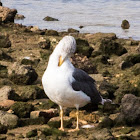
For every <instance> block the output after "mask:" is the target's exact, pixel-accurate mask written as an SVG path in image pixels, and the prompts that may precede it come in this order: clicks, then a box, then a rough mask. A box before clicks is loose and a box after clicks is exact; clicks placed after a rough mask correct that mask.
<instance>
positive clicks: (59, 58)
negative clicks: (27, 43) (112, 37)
mask: <svg viewBox="0 0 140 140" xmlns="http://www.w3.org/2000/svg"><path fill="white" fill-rule="evenodd" d="M75 50H76V41H75V39H74V37H72V36H65V37H63V39H62V40H61V41H60V42H59V43H58V45H57V46H56V48H55V49H54V51H53V53H52V54H51V56H50V58H49V62H48V66H47V69H46V71H45V72H44V75H43V77H42V84H43V88H44V90H45V93H46V94H47V96H48V97H49V98H50V100H52V101H53V102H55V103H56V104H58V105H59V107H60V117H61V127H60V130H64V127H63V107H75V108H76V109H77V113H76V116H77V126H76V130H79V118H78V110H79V108H80V107H83V106H85V105H86V104H88V103H90V102H93V103H95V104H98V103H103V102H104V101H105V99H103V98H102V97H101V95H100V93H99V92H98V91H97V88H96V85H95V80H94V79H92V78H91V77H90V76H89V75H88V74H87V73H86V72H84V71H83V70H81V69H77V68H75V67H74V66H73V65H72V63H71V61H70V59H69V58H70V57H71V55H72V54H73V53H74V52H75Z"/></svg>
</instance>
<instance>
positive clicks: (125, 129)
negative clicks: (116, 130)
mask: <svg viewBox="0 0 140 140" xmlns="http://www.w3.org/2000/svg"><path fill="white" fill-rule="evenodd" d="M134 130H135V129H134V128H132V127H124V128H122V129H121V130H120V132H121V133H123V134H129V133H131V132H133V131H134Z"/></svg>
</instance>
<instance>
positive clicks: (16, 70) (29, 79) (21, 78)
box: [8, 63, 38, 85]
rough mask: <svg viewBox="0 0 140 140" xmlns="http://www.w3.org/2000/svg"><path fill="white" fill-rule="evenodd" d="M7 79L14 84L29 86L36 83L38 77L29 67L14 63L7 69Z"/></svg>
mask: <svg viewBox="0 0 140 140" xmlns="http://www.w3.org/2000/svg"><path fill="white" fill-rule="evenodd" d="M8 74H9V78H10V80H11V81H13V82H14V83H15V84H21V85H30V84H32V83H33V82H34V81H36V79H37V77H38V75H37V73H36V71H35V70H34V69H33V68H32V66H29V65H19V64H17V63H14V64H13V65H12V66H11V67H10V68H9V69H8Z"/></svg>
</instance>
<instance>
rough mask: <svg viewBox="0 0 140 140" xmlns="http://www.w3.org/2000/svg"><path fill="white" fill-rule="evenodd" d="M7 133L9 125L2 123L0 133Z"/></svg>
mask: <svg viewBox="0 0 140 140" xmlns="http://www.w3.org/2000/svg"><path fill="white" fill-rule="evenodd" d="M6 133H7V127H6V126H4V125H2V124H0V134H6Z"/></svg>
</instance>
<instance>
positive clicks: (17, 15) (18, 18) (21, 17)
mask: <svg viewBox="0 0 140 140" xmlns="http://www.w3.org/2000/svg"><path fill="white" fill-rule="evenodd" d="M24 18H25V16H24V15H20V14H16V16H15V19H16V20H23V19H24Z"/></svg>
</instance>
